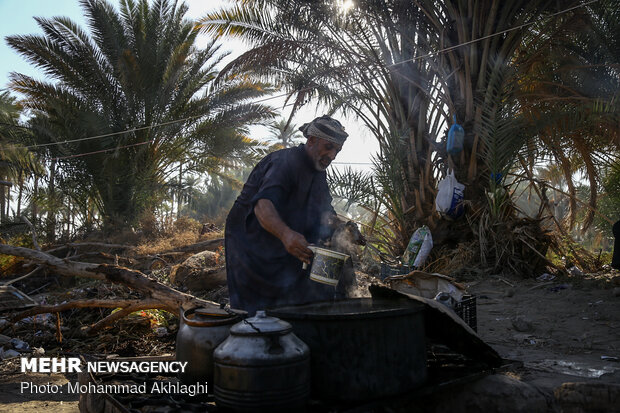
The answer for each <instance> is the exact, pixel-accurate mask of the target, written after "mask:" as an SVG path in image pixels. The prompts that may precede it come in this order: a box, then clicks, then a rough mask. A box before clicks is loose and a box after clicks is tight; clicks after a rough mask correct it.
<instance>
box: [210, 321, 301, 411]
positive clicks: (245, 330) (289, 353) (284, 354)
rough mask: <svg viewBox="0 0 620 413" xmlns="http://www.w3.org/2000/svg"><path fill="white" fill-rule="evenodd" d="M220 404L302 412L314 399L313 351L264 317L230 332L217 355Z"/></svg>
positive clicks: (281, 324)
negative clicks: (309, 401)
mask: <svg viewBox="0 0 620 413" xmlns="http://www.w3.org/2000/svg"><path fill="white" fill-rule="evenodd" d="M214 356H215V402H216V403H217V405H218V406H220V407H225V408H230V409H233V410H237V411H253V412H255V411H269V412H272V411H299V410H300V409H302V408H303V407H304V406H305V404H306V402H307V400H308V397H309V395H310V350H309V348H308V346H307V345H306V344H305V343H304V342H303V341H301V340H300V339H299V338H297V336H295V335H294V334H293V333H292V327H291V325H290V324H289V323H287V322H286V321H282V320H280V319H278V318H275V317H268V316H266V315H265V312H264V311H257V312H256V316H254V317H251V318H248V319H247V320H244V321H242V322H240V323H238V324H235V325H234V326H233V327H232V328H231V329H230V336H229V337H228V338H227V339H226V340H224V342H223V343H222V344H220V345H219V346H218V347H217V348H216V349H215V353H214Z"/></svg>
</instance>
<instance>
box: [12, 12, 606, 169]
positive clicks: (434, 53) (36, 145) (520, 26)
mask: <svg viewBox="0 0 620 413" xmlns="http://www.w3.org/2000/svg"><path fill="white" fill-rule="evenodd" d="M598 1H599V0H591V1H588V2H586V3H581V4H579V5H576V6H573V7H569V8H568V9H565V10H561V11H559V12H556V13H552V14H550V15H548V16H544V17H543V18H541V19H539V20H535V21H532V22H529V23H524V24H521V25H518V26H515V27H511V28H509V29H506V30H502V31H499V32H496V33H491V34H489V35H486V36H482V37H479V38H476V39H472V40H469V41H466V42H463V43H459V44H457V45H454V46H449V47H446V48H444V49H440V50H437V51H435V52H430V53H427V54H425V55H421V56H416V57H413V58H411V59H406V60H403V61H400V62H395V63H391V64H389V65H386V67H394V66H398V65H401V64H405V63H412V62H415V61H417V60H420V59H425V58H428V57H432V56H435V55H438V54H441V53H445V52H449V51H451V50H454V49H457V48H459V47H462V46H467V45H470V44H473V43H477V42H480V41H482V40H486V39H488V38H491V37H495V36H499V35H502V34H505V33H509V32H511V31H514V30H520V29H522V28H524V27H528V26H532V25H534V24H536V23H538V22H539V21H541V20H543V19H546V18H550V17H555V16H559V15H561V14H564V13H568V12H570V11H572V10H576V9H578V8H581V7H585V6H588V5H590V4H593V3H597V2H598ZM378 76H380V75H377V76H374V77H371V78H377V77H378ZM332 83H333V82H332ZM361 83H363V81H360V82H356V83H353V84H351V85H349V86H355V85H359V84H361ZM328 84H329V83H328ZM304 90H311V88H305V89H301V90H300V92H301V91H304ZM288 95H289V93H281V94H279V95H274V96H269V97H266V98H262V99H258V100H255V101H253V102H252V103H254V104H256V103H262V102H267V101H269V100H273V99H279V98H282V97H286V96H288ZM292 105H294V103H289V104H287V105H285V106H284V107H287V106H292ZM201 116H203V115H194V116H188V117H185V118H182V119H176V120H171V121H168V122H162V123H156V124H153V125H149V126H142V127H138V128H131V129H127V130H124V131H119V132H110V133H106V134H102V135H95V136H88V137H85V138H78V139H72V140H67V141H61V142H50V143H44V144H35V145H29V146H18V145H13V146H12V147H11V146H9V147H6V148H4V149H12V148H24V149H35V148H42V147H47V146H53V145H64V144H67V143H75V142H82V141H87V140H93V139H101V138H107V137H110V136H116V135H122V134H125V133H133V132H136V131H140V130H145V129H151V128H157V127H161V126H168V125H172V124H175V123H179V122H186V121H188V120H192V119H196V118H199V117H201ZM17 127H19V126H17ZM148 142H150V141H147V142H141V143H138V144H132V145H127V146H120V147H117V148H114V149H121V148H127V147H130V146H137V145H143V144H146V143H148ZM114 149H106V150H103V151H95V152H89V153H84V154H76V155H71V156H66V157H58V158H53V159H57V160H58V159H68V158H73V157H79V156H84V155H89V154H95V153H101V152H107V151H110V150H114Z"/></svg>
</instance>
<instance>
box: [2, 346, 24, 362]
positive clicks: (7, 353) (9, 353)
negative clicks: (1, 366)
mask: <svg viewBox="0 0 620 413" xmlns="http://www.w3.org/2000/svg"><path fill="white" fill-rule="evenodd" d="M15 357H19V353H18V352H17V351H15V350H4V349H2V348H0V359H2V360H6V359H12V358H15Z"/></svg>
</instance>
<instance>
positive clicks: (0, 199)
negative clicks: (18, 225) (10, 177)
mask: <svg viewBox="0 0 620 413" xmlns="http://www.w3.org/2000/svg"><path fill="white" fill-rule="evenodd" d="M0 179H1V180H2V181H4V175H3V176H1V177H0ZM5 203H6V197H5V192H4V185H3V184H1V183H0V222H4V220H5V216H4V204H5Z"/></svg>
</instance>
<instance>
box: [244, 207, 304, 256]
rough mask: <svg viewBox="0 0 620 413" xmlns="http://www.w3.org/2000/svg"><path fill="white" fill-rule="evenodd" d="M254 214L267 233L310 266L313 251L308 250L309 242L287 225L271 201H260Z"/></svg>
mask: <svg viewBox="0 0 620 413" xmlns="http://www.w3.org/2000/svg"><path fill="white" fill-rule="evenodd" d="M254 214H255V215H256V218H258V222H259V223H260V225H261V226H262V227H263V228H264V229H265V231H267V232H269V233H270V234H272V235H274V236H275V237H277V238H278V239H279V240H280V241H282V244H284V248H286V251H287V252H288V253H289V254H291V255H293V256H294V257H297V258H298V259H299V260H300V261H302V262H305V263H306V264H310V259H311V258H312V251H311V250H310V249H309V248H308V245H309V244H308V241H306V238H305V237H304V236H303V235H302V234H300V233H299V232H297V231H293V230H292V229H291V228H290V227H289V226H288V225H286V223H285V222H284V221H283V220H282V218H281V217H280V214H278V211H277V210H276V207H275V206H274V205H273V203H272V202H271V201H270V200H268V199H264V198H263V199H259V200H258V201H257V202H256V206H255V207H254Z"/></svg>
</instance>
